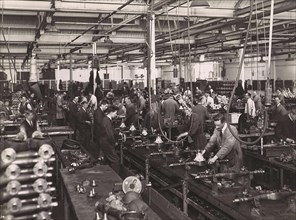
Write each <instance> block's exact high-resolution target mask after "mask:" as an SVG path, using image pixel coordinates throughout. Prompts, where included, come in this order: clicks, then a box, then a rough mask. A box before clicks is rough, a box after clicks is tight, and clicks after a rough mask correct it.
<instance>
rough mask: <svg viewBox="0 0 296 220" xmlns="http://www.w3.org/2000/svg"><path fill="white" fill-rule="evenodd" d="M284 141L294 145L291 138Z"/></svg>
mask: <svg viewBox="0 0 296 220" xmlns="http://www.w3.org/2000/svg"><path fill="white" fill-rule="evenodd" d="M286 141H287V142H288V143H295V141H294V140H293V139H291V138H286Z"/></svg>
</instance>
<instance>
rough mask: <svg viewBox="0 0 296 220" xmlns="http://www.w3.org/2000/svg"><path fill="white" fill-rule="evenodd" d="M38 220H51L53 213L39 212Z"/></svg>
mask: <svg viewBox="0 0 296 220" xmlns="http://www.w3.org/2000/svg"><path fill="white" fill-rule="evenodd" d="M36 220H51V212H45V211H43V212H39V213H38V214H37V215H36Z"/></svg>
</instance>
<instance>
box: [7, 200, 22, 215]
mask: <svg viewBox="0 0 296 220" xmlns="http://www.w3.org/2000/svg"><path fill="white" fill-rule="evenodd" d="M21 208H22V202H21V200H20V199H19V198H12V199H10V200H9V201H8V202H7V210H8V211H9V212H11V213H16V212H18V211H20V209H21Z"/></svg>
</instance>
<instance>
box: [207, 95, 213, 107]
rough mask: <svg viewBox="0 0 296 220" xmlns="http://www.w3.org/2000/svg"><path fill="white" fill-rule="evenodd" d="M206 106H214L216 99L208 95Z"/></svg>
mask: <svg viewBox="0 0 296 220" xmlns="http://www.w3.org/2000/svg"><path fill="white" fill-rule="evenodd" d="M206 106H210V107H213V106H214V99H213V98H212V97H211V96H208V97H206Z"/></svg>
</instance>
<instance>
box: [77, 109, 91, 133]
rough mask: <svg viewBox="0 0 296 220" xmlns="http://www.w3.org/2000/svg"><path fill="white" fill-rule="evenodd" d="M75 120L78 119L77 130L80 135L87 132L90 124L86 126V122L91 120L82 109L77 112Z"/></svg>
mask: <svg viewBox="0 0 296 220" xmlns="http://www.w3.org/2000/svg"><path fill="white" fill-rule="evenodd" d="M77 119H78V129H79V130H80V131H81V132H82V133H85V132H89V130H90V124H88V123H87V122H86V121H91V118H90V116H89V114H88V113H87V112H86V111H85V110H84V109H83V108H81V109H80V110H79V112H78V117H77Z"/></svg>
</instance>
